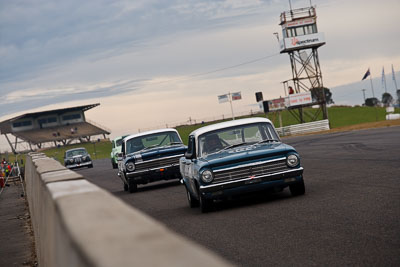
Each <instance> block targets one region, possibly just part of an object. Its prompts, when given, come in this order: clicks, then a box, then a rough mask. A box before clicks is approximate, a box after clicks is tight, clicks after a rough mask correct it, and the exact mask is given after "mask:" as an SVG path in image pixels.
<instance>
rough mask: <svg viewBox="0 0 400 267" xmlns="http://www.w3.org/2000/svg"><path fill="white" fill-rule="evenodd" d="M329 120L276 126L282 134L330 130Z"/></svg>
mask: <svg viewBox="0 0 400 267" xmlns="http://www.w3.org/2000/svg"><path fill="white" fill-rule="evenodd" d="M329 129H330V127H329V120H320V121H313V122H307V123H302V124H295V125H290V126H285V127H281V128H276V130H277V132H278V133H279V135H280V136H288V135H297V134H306V133H313V132H320V131H327V130H329Z"/></svg>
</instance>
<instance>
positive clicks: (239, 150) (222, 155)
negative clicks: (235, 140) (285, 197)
mask: <svg viewBox="0 0 400 267" xmlns="http://www.w3.org/2000/svg"><path fill="white" fill-rule="evenodd" d="M289 152H294V153H297V152H296V150H295V149H294V148H293V147H291V146H289V145H286V144H283V143H268V144H255V145H247V146H240V147H235V148H232V149H227V150H223V151H220V152H217V153H214V154H210V155H207V156H206V157H203V158H201V159H200V160H199V161H201V162H202V163H201V164H200V165H202V166H201V167H208V168H211V169H213V170H217V169H219V168H221V167H223V168H226V167H234V166H237V165H240V164H243V163H249V162H254V161H258V160H260V159H266V158H269V159H273V158H279V157H282V156H286V155H287V154H288V153H289Z"/></svg>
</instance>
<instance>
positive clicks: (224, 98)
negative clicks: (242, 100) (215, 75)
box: [218, 95, 229, 104]
mask: <svg viewBox="0 0 400 267" xmlns="http://www.w3.org/2000/svg"><path fill="white" fill-rule="evenodd" d="M228 101H229V97H228V95H219V96H218V102H219V103H220V104H221V103H225V102H228Z"/></svg>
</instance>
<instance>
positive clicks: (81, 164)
mask: <svg viewBox="0 0 400 267" xmlns="http://www.w3.org/2000/svg"><path fill="white" fill-rule="evenodd" d="M90 165H92V162H91V161H88V162H81V163H75V164H68V165H65V167H67V168H68V169H76V168H81V167H88V166H90Z"/></svg>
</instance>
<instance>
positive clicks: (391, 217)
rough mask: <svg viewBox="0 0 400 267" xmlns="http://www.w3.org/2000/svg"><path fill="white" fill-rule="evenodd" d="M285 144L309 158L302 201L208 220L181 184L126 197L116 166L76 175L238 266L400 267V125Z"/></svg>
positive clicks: (279, 201)
mask: <svg viewBox="0 0 400 267" xmlns="http://www.w3.org/2000/svg"><path fill="white" fill-rule="evenodd" d="M283 141H284V142H285V143H288V144H290V145H293V146H294V147H295V148H296V149H297V150H298V152H299V153H300V155H301V157H302V158H301V160H302V165H303V167H304V169H305V172H304V179H305V185H306V194H305V195H304V196H299V197H292V196H291V195H290V193H289V190H288V189H285V190H284V191H283V192H281V193H275V194H266V193H262V194H257V195H254V196H246V197H242V198H239V199H235V200H232V201H228V202H223V203H217V204H218V205H217V206H216V209H215V210H214V211H212V212H210V213H206V214H201V213H200V211H199V209H191V208H189V206H188V204H187V200H186V195H185V189H184V187H183V185H181V184H180V183H178V182H161V183H157V184H148V185H145V186H139V191H138V192H137V193H133V194H129V193H126V192H124V191H123V184H122V182H121V181H120V180H119V178H118V176H116V171H115V170H113V169H112V168H111V163H110V162H109V160H108V159H107V160H97V161H95V162H94V168H93V169H82V170H78V172H79V173H81V174H82V175H84V176H85V177H86V178H87V179H88V180H90V181H92V182H93V183H95V184H97V185H99V186H101V187H103V188H105V189H106V190H108V191H110V192H111V193H113V194H114V195H115V196H116V197H119V198H121V199H122V200H123V201H125V202H126V203H128V204H130V205H132V206H134V207H136V208H138V209H140V210H142V211H143V212H144V213H146V214H148V215H150V216H151V217H153V218H154V219H156V220H158V221H160V222H162V223H163V224H165V225H166V226H167V227H168V228H170V229H171V230H173V231H175V232H177V233H179V234H181V235H183V236H186V237H187V238H189V239H191V240H194V241H195V242H197V243H200V244H201V245H203V246H205V247H207V248H209V249H210V250H212V251H215V252H216V253H217V254H219V255H221V256H223V257H224V258H226V259H228V260H229V261H231V262H232V263H234V264H236V265H239V266H273V265H279V266H345V265H346V266H348V265H352V266H400V223H399V220H400V127H389V128H380V129H371V130H360V131H352V132H343V133H332V134H322V135H309V136H301V137H292V138H285V139H283ZM132 227H135V226H134V225H132Z"/></svg>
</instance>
